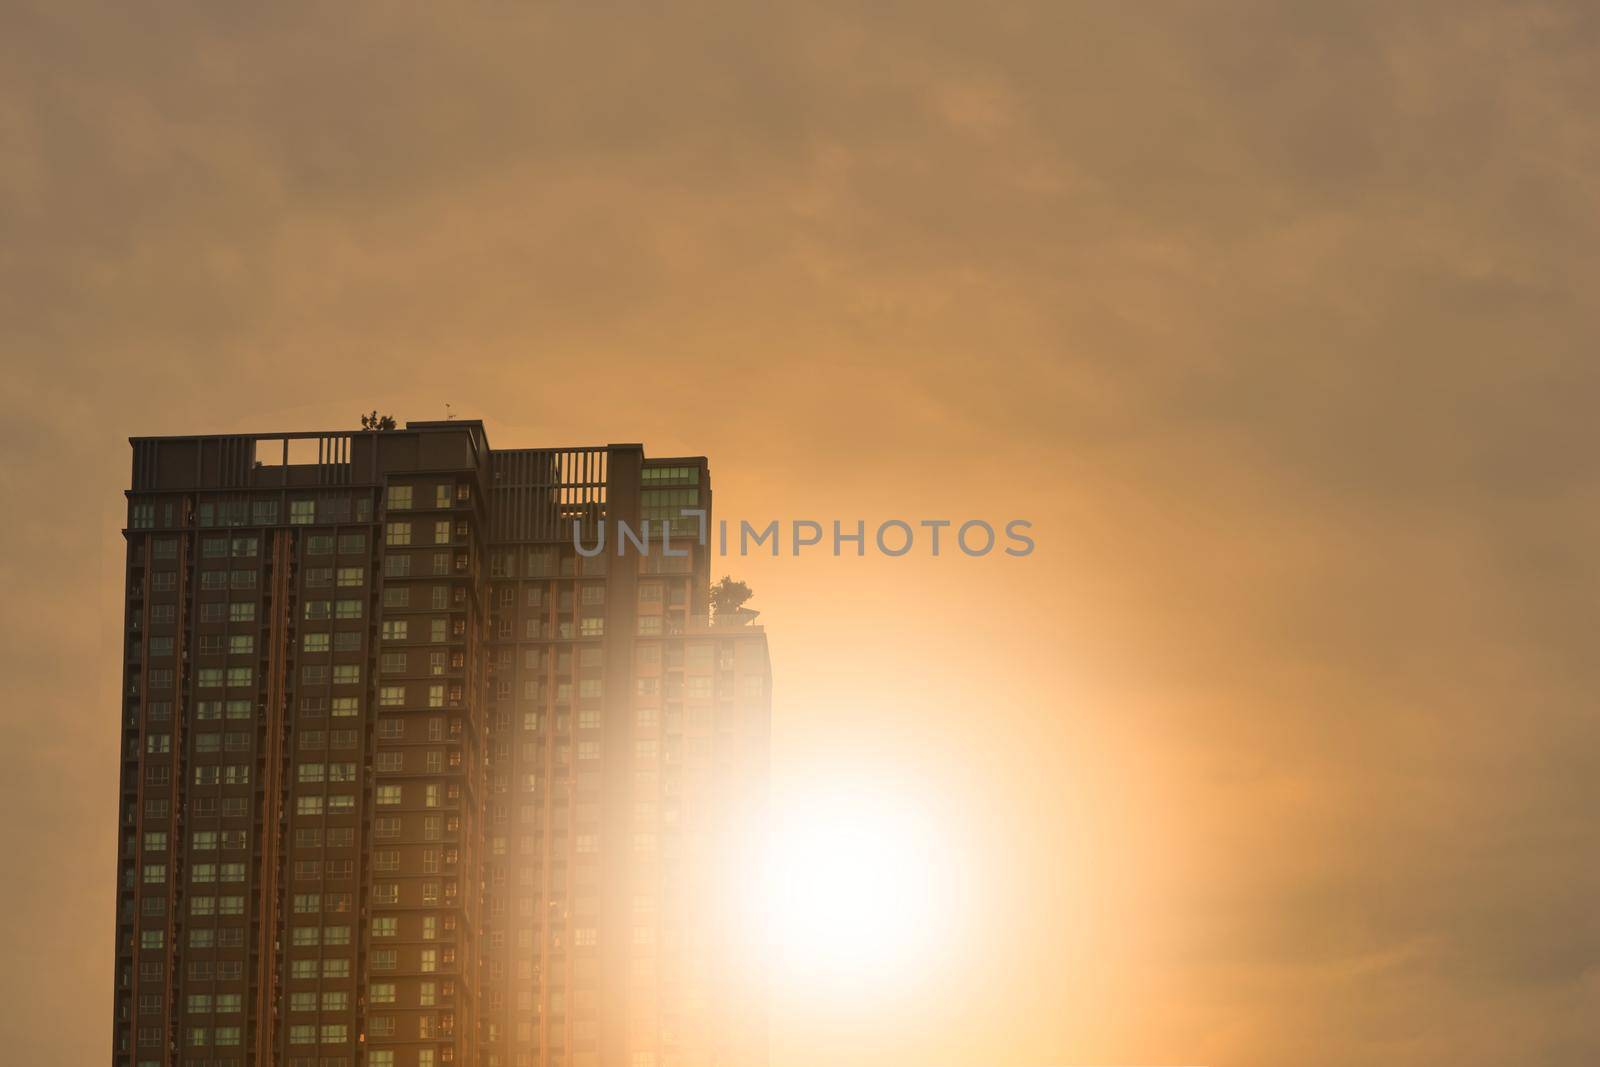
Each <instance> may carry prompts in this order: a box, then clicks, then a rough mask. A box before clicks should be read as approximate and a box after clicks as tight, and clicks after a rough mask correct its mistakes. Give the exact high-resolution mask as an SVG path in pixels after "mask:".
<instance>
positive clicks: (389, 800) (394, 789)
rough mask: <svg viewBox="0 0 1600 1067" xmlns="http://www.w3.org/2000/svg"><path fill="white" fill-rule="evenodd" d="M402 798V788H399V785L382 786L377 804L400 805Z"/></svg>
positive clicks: (379, 788)
mask: <svg viewBox="0 0 1600 1067" xmlns="http://www.w3.org/2000/svg"><path fill="white" fill-rule="evenodd" d="M400 796H401V793H400V786H398V785H380V786H379V787H378V791H377V802H378V803H379V804H382V805H391V804H399V803H400Z"/></svg>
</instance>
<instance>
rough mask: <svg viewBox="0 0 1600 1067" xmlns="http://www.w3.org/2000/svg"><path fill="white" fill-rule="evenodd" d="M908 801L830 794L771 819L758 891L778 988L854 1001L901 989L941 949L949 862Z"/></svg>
mask: <svg viewBox="0 0 1600 1067" xmlns="http://www.w3.org/2000/svg"><path fill="white" fill-rule="evenodd" d="M937 829H938V827H937V825H936V822H935V820H934V819H933V818H932V817H931V815H930V814H929V812H928V811H926V810H925V809H922V808H921V807H919V805H917V804H916V803H915V802H914V801H913V800H912V799H911V798H907V797H896V796H892V795H887V794H885V793H883V792H881V791H878V790H875V789H872V788H843V787H840V788H830V789H825V790H821V791H815V792H808V793H807V794H805V795H803V796H800V797H798V798H795V799H794V800H791V801H786V802H781V803H780V804H779V805H778V808H777V810H776V811H775V812H774V813H773V819H772V822H771V836H770V840H769V854H768V867H767V875H766V886H765V893H764V895H765V898H766V900H765V908H764V910H765V912H766V927H767V931H766V934H767V940H768V945H769V951H770V963H771V966H772V968H773V972H774V977H775V978H776V979H778V981H779V982H780V983H784V984H788V983H800V984H802V985H804V986H806V987H808V988H813V989H815V988H830V989H836V990H839V991H841V992H850V993H851V994H852V995H859V994H861V993H864V992H870V991H872V990H873V988H874V987H880V988H886V987H891V986H896V985H901V984H903V983H904V981H905V980H906V979H907V978H908V977H909V976H912V975H914V974H916V972H917V971H918V970H919V968H921V967H923V966H925V965H927V964H928V963H930V962H932V960H933V958H934V957H936V956H937V955H938V954H939V952H940V951H941V948H942V947H943V946H944V945H945V944H946V943H947V940H948V936H949V931H950V928H951V926H952V924H953V921H954V918H955V916H954V915H953V914H952V913H951V912H952V909H951V899H950V898H951V894H950V890H951V886H952V885H953V884H954V881H955V878H954V874H955V872H954V870H953V863H952V857H951V856H950V853H949V849H948V842H946V841H945V840H944V839H943V838H942V837H941V835H940V834H939V833H938V832H937Z"/></svg>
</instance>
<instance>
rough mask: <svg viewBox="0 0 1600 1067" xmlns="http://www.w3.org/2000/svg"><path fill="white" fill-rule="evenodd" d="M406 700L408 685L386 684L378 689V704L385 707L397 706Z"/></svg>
mask: <svg viewBox="0 0 1600 1067" xmlns="http://www.w3.org/2000/svg"><path fill="white" fill-rule="evenodd" d="M405 702H406V687H405V686H403V685H386V686H382V687H380V688H379V689H378V704H379V706H381V707H385V708H396V707H399V706H401V705H402V704H404V703H405Z"/></svg>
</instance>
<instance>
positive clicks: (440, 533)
mask: <svg viewBox="0 0 1600 1067" xmlns="http://www.w3.org/2000/svg"><path fill="white" fill-rule="evenodd" d="M433 543H434V544H436V545H448V544H449V543H450V520H448V519H446V520H444V521H442V522H436V523H434V524H433Z"/></svg>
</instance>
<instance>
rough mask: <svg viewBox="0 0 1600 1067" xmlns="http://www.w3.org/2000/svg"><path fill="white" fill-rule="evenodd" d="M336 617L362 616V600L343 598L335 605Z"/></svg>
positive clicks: (351, 617) (355, 617) (352, 617)
mask: <svg viewBox="0 0 1600 1067" xmlns="http://www.w3.org/2000/svg"><path fill="white" fill-rule="evenodd" d="M333 614H334V618H337V619H359V618H361V601H359V600H341V601H339V602H338V603H337V604H336V605H334V612H333Z"/></svg>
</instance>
